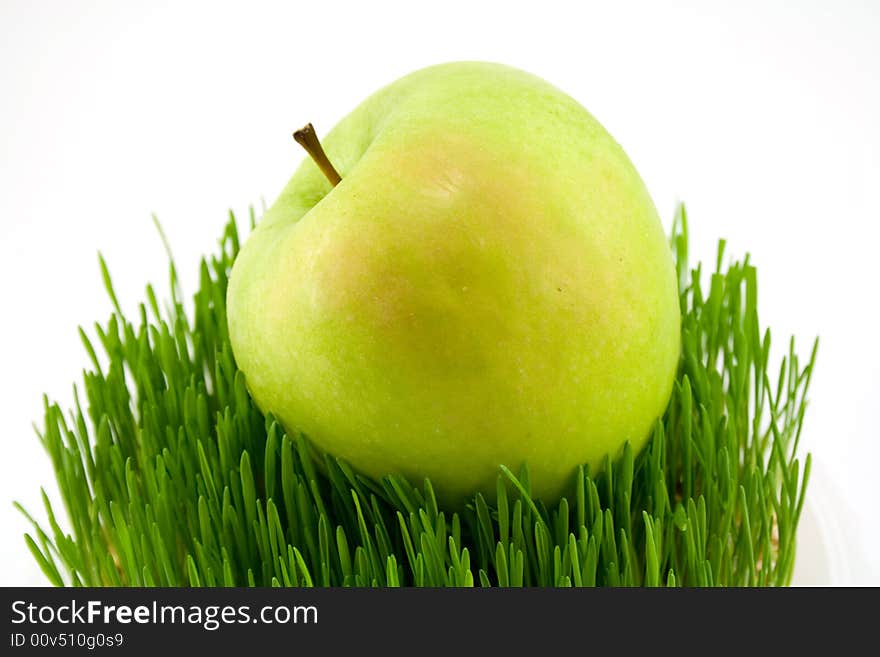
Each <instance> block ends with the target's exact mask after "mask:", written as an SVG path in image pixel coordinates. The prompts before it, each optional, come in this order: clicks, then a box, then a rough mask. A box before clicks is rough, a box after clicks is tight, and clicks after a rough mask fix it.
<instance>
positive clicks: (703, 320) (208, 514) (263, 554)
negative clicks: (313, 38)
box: [19, 207, 816, 587]
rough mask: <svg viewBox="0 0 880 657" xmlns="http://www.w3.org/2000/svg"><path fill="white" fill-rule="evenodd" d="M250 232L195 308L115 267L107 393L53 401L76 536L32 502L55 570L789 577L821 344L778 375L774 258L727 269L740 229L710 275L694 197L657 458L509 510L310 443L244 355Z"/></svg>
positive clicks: (681, 221) (511, 490)
mask: <svg viewBox="0 0 880 657" xmlns="http://www.w3.org/2000/svg"><path fill="white" fill-rule="evenodd" d="M253 223H254V220H253V215H252V216H251V225H253ZM163 240H164V236H163ZM239 245H240V240H239V234H238V231H237V228H236V223H235V219H234V217H232V216H231V215H230V218H229V221H228V223H227V225H226V228H225V230H224V233H223V237H222V239H221V241H220V249H219V253H218V254H217V255H215V256H213V257H210V258H208V259H204V260H202V262H201V263H200V268H199V272H200V284H199V289H198V291H197V292H196V294H195V297H194V304H193V309H194V310H193V311H192V312H191V313H187V312H186V311H185V309H184V305H183V302H182V293H181V290H180V286H179V282H178V278H177V269H176V267H175V265H174V263H173V261H172V262H171V263H170V274H171V275H170V279H171V289H170V302H169V303H168V305H167V306H166V307H165V308H164V309H161V308H160V306H159V303H158V301H157V299H156V295H155V292H154V290H153V288H152V287H149V286H148V288H147V294H146V296H147V301H146V302H145V303H143V304H141V305H140V307H139V312H138V314H137V316H136V317H135V318H127V317H125V316H124V315H123V313H122V310H121V309H120V305H119V303H118V301H117V299H116V295H115V293H114V291H113V285H112V282H111V279H110V274H109V272H108V269H107V266H106V264H105V263H104V261H103V259H102V260H101V261H100V266H101V274H102V278H103V281H104V285H105V287H106V289H107V292H108V294H109V295H110V299H111V301H112V303H113V307H114V309H115V311H114V312H113V314H112V315H111V317H110V319H109V320H108V321H107V322H106V323H105V324H96V325H95V328H94V337H92V338H90V337H89V336H88V335H87V333H86V332H85V331H81V332H80V333H81V338H82V341H83V343H84V346H85V349H86V353H87V355H88V357H89V361H90V362H91V367H92V369H91V370H90V371H87V372H86V373H85V374H84V379H83V384H82V388H81V390H82V392H83V393H84V397H83V399H84V401H85V405H84V407H83V406H82V405H81V404H80V401H79V400H80V392H79V390H76V395H75V399H76V403H75V408H74V409H73V410H72V411H71V412H70V413H69V414H65V413H64V412H63V411H62V410H61V408H59V406H58V405H57V404H54V403H51V402H50V401H49V400H48V399H46V400H45V416H44V423H43V429H42V430H41V431H40V434H39V435H40V440H41V441H42V443H43V445H44V447H45V448H46V451H47V453H48V454H49V457H50V458H51V459H52V463H53V465H54V468H55V473H56V476H57V480H58V484H59V488H60V491H61V498H62V503H63V505H64V511H65V513H66V515H67V519H68V521H69V526H70V530H69V533H65V532H64V531H63V530H62V529H61V527H60V525H59V523H58V522H57V521H56V508H55V506H53V505H52V504H51V503H50V501H49V499H48V497H47V496H46V495H45V494H44V495H43V498H44V503H45V514H46V516H45V517H46V519H45V520H44V521H42V522H38V521H36V520H34V519H33V518H32V517H31V516H30V515H28V514H27V513H26V512H25V511H24V509H21V510H22V512H23V513H25V515H26V517H27V518H28V519H29V520H30V522H31V524H32V525H33V531H32V532H31V533H30V534H28V535H26V536H25V542H26V545H27V548H28V549H29V550H30V552H31V553H32V554H33V556H34V558H35V559H36V561H37V563H38V564H39V566H40V568H41V569H42V570H43V572H44V573H45V574H46V577H47V578H48V580H49V582H51V583H52V584H54V585H62V584H68V585H74V586H254V585H256V586H465V587H471V586H477V585H479V586H618V585H620V586H743V585H745V586H779V585H785V584H787V583H788V582H789V580H790V578H791V573H792V568H793V565H794V557H795V535H796V530H797V524H798V519H799V517H800V513H801V509H802V507H803V501H804V495H805V491H806V485H807V480H808V478H809V471H810V457H809V455H807V456H806V459H805V460H804V461H803V462H801V460H800V458H799V457H798V449H797V444H798V438H799V436H800V432H801V426H802V424H803V419H804V410H805V408H806V395H807V389H808V387H809V383H810V376H811V373H812V370H813V363H814V362H815V358H816V347H815V346H814V347H813V349H812V351H811V355H810V358H809V360H808V361H807V362H806V363H805V364H801V361H800V360H799V359H798V357H797V355H796V353H795V348H794V342H793V341H791V342H790V343H789V346H788V353H787V355H786V357H785V358H784V359H783V360H782V363H781V364H780V366H779V367H778V369H775V370H772V369H771V367H770V362H769V360H770V346H771V340H770V331H769V330H763V329H762V328H761V326H760V324H759V322H758V315H757V278H756V272H755V268H754V266H752V264H751V263H750V262H749V259H748V257H746V258H745V260H743V261H742V262H733V263H732V264H730V265H729V266H728V267H727V268H726V269H725V268H724V267H723V262H724V242H723V241H722V242H720V244H719V249H718V254H717V260H716V263H715V268H714V270H713V271H711V272H703V270H702V266H701V265H697V266H696V268H694V269H690V266H689V264H688V227H687V214H686V212H685V209H684V207H680V208H679V210H678V211H677V213H676V219H675V222H674V226H673V233H672V238H671V246H672V249H673V252H674V255H675V260H676V267H677V272H678V281H679V290H680V301H681V310H682V345H683V347H682V357H681V362H680V366H679V370H678V375H677V379H676V382H675V386H674V391H673V394H672V398H671V400H670V402H669V406H668V408H667V410H666V412H665V414H664V415H663V418H662V419H661V420H660V421H658V422H657V424H656V426H655V427H654V430H653V436H652V438H651V440H650V442H649V443H648V445H647V447H646V448H645V449H644V450H643V451H642V452H641V453H640V454H638V455H636V454H633V451H632V450H631V449H630V448H629V446H628V445H627V446H625V447H624V449H623V450H621V453H620V454H617V455H614V459H613V460H611V459H609V460H608V461H607V465H606V467H605V468H604V469H603V470H602V472H601V473H598V474H594V473H590V472H589V471H588V469H587V468H579V469H578V471H577V473H576V474H575V475H574V481H573V484H574V485H573V490H574V491H575V492H574V495H573V496H572V497H571V499H563V500H561V501H560V502H559V503H558V504H557V505H556V506H554V507H553V508H550V509H548V508H546V507H545V506H544V505H543V504H542V503H540V502H536V501H535V500H533V499H532V498H531V496H530V494H529V484H528V473H527V472H521V473H519V474H514V473H513V472H511V471H510V470H508V469H507V468H503V467H502V468H501V469H500V471H499V476H498V485H497V486H498V488H497V490H498V496H497V497H498V499H497V503H496V504H495V505H494V506H491V505H489V504H488V503H487V501H486V500H485V499H484V498H483V496H482V495H476V496H475V497H474V498H473V499H472V500H471V501H470V503H469V504H468V505H467V507H466V508H465V509H464V510H463V511H461V512H454V513H449V512H447V511H444V510H442V509H440V508H438V506H437V502H436V498H435V496H434V492H433V490H432V488H431V484H430V482H429V481H425V482H423V483H422V484H421V486H414V485H412V484H411V483H410V482H408V481H406V480H404V479H402V478H399V477H387V478H385V479H383V480H382V481H378V482H377V481H371V480H369V479H367V478H364V477H362V476H361V475H359V474H358V473H356V472H355V471H353V470H352V469H351V468H350V467H349V466H348V465H346V464H345V463H344V462H342V461H339V460H336V459H333V458H330V457H325V458H324V459H323V461H324V462H323V463H322V464H318V463H316V462H315V459H316V458H317V457H315V456H314V451H313V450H311V449H310V448H309V445H308V443H307V440H306V438H305V437H304V436H302V435H299V434H296V433H288V432H285V431H284V429H283V428H282V427H281V426H280V425H279V424H278V423H277V422H276V421H275V420H274V419H273V418H272V417H267V416H264V415H263V414H261V413H260V411H259V410H258V409H257V407H256V406H255V405H254V402H253V401H252V400H251V398H250V396H249V395H248V392H247V389H246V387H245V382H244V377H243V375H242V374H241V372H240V371H238V369H237V368H236V365H235V360H234V358H233V356H232V350H231V347H230V344H229V335H228V332H227V327H226V307H225V299H226V286H227V281H228V276H229V272H230V269H231V266H232V263H233V261H234V259H235V257H236V255H237V253H238V250H239ZM166 246H167V242H166ZM169 259H170V250H169ZM704 278H706V279H707V282H708V285H706V286H704V284H703V279H704ZM102 363H103V365H102ZM319 465H321V466H322V467H318V466H319ZM19 508H20V507H19Z"/></svg>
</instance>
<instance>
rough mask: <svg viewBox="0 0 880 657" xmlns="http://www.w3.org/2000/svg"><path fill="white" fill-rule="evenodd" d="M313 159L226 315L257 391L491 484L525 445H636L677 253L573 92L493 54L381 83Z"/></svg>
mask: <svg viewBox="0 0 880 657" xmlns="http://www.w3.org/2000/svg"><path fill="white" fill-rule="evenodd" d="M322 143H323V145H324V149H325V151H326V153H327V155H328V157H329V159H330V160H331V161H332V162H333V163H334V165H335V166H336V168H337V170H338V171H339V173H340V174H341V175H342V182H341V183H339V185H337V186H336V187H332V186H331V185H330V183H329V182H328V181H327V180H326V179H325V178H324V176H323V175H322V174H321V173H320V170H319V169H318V167H317V166H316V165H315V163H314V162H312V161H311V160H310V159H306V160H305V161H304V162H303V163H302V165H301V166H300V167H299V169H298V170H297V171H296V173H295V174H294V176H293V178H292V179H291V180H290V182H289V183H288V185H287V186H286V187H285V189H284V190H283V191H282V193H281V196H280V197H279V198H278V200H277V201H276V203H275V204H274V205H273V206H272V207H271V208H270V209H269V210H268V211H267V212H266V213H265V215H264V216H263V218H262V220H261V221H260V223H259V225H258V226H257V227H256V229H255V230H254V231H253V233H252V234H251V236H250V237H249V238H248V240H247V243H246V244H245V246H244V248H243V249H242V251H241V253H240V254H239V255H238V258H237V259H236V262H235V264H234V267H233V270H232V273H231V279H230V283H229V289H228V299H227V304H228V305H227V309H228V317H229V332H230V338H231V342H232V347H233V352H234V355H235V358H236V361H237V364H238V366H239V367H240V368H241V370H242V371H243V372H244V374H245V377H246V381H247V385H248V387H249V390H250V392H251V394H252V395H253V398H254V400H255V401H256V403H257V404H258V406H259V407H260V408H261V409H262V410H263V411H265V412H271V413H272V414H273V415H274V416H275V417H276V418H278V419H279V420H280V421H281V422H282V424H283V425H284V426H285V427H286V428H287V429H288V430H298V431H301V432H303V433H304V434H305V435H307V436H308V437H309V439H310V440H311V441H312V442H313V443H314V444H315V446H317V448H318V449H320V450H322V451H326V452H329V453H331V454H333V455H335V456H338V457H341V458H342V459H344V460H346V461H347V462H348V463H349V464H351V465H352V466H353V467H355V468H356V469H357V470H359V471H361V472H363V473H365V474H367V475H370V476H372V477H376V478H379V477H382V476H384V475H386V474H390V473H396V474H401V475H404V476H406V477H408V478H410V479H411V480H412V481H414V482H415V483H417V482H419V481H421V480H422V479H423V478H425V477H429V478H430V480H431V482H432V484H433V486H434V488H435V490H436V491H437V493H438V495H439V496H440V497H441V500H445V501H447V502H450V503H454V502H456V501H458V502H460V501H461V500H462V499H464V498H465V496H468V495H472V494H473V493H475V492H477V491H482V492H484V493H486V494H487V495H488V496H489V497H491V498H494V490H495V480H496V478H497V476H498V474H499V468H498V466H499V464H505V465H507V466H508V467H510V468H511V469H513V470H514V471H517V469H518V468H519V467H520V466H521V465H522V464H523V463H526V464H528V468H529V474H530V480H531V486H532V493H533V494H534V495H535V496H536V497H538V498H541V499H544V500H548V501H550V500H553V499H556V498H558V497H559V496H560V495H561V494H562V493H563V492H564V491H565V489H566V487H567V486H568V485H569V484H570V482H571V481H572V479H571V476H572V474H573V472H574V470H575V469H576V467H577V466H578V465H579V464H589V465H590V466H591V467H592V468H597V467H598V466H600V465H601V462H602V460H603V458H604V456H605V455H606V454H608V453H611V454H612V455H614V454H616V453H617V452H618V451H619V449H620V447H621V446H622V445H623V443H624V442H625V441H629V442H630V443H631V444H632V445H633V447H634V449H636V450H638V449H640V448H641V447H642V446H643V445H644V443H645V442H646V441H647V439H648V437H649V433H650V430H651V428H652V425H653V423H654V422H655V420H656V418H657V417H658V416H660V415H661V414H662V413H663V411H664V409H665V406H666V404H667V403H668V399H669V396H670V394H671V390H672V384H673V379H674V375H675V371H676V368H677V364H678V359H679V351H680V312H679V300H678V291H677V285H676V277H675V270H674V265H673V261H672V256H671V252H670V250H669V247H668V245H667V241H666V238H665V235H664V232H663V229H662V226H661V223H660V220H659V217H658V215H657V211H656V209H655V207H654V204H653V202H652V201H651V198H650V196H649V194H648V192H647V190H646V189H645V186H644V184H643V182H642V180H641V179H640V177H639V175H638V173H637V172H636V170H635V168H634V167H633V165H632V164H631V163H630V161H629V159H628V158H627V156H626V154H625V153H624V152H623V150H622V149H621V147H620V146H619V145H618V144H617V143H616V142H615V141H614V140H613V139H612V137H611V136H610V135H609V134H608V133H607V132H606V131H605V130H604V129H603V128H602V126H601V125H600V124H599V123H598V122H597V121H596V120H595V119H594V118H593V117H592V116H591V115H590V114H589V113H588V112H587V111H586V110H585V109H584V108H583V107H582V106H581V105H580V104H578V103H577V102H576V101H575V100H573V99H572V98H571V97H569V96H567V95H566V94H564V93H563V92H561V91H559V90H558V89H556V88H555V87H553V86H551V85H550V84H548V83H547V82H545V81H543V80H541V79H540V78H537V77H534V76H532V75H530V74H527V73H524V72H522V71H519V70H516V69H513V68H509V67H506V66H502V65H498V64H488V63H478V62H459V63H451V64H444V65H439V66H434V67H431V68H427V69H423V70H420V71H417V72H415V73H412V74H410V75H408V76H406V77H404V78H402V79H400V80H398V81H397V82H394V83H393V84H391V85H389V86H387V87H385V88H383V89H381V90H380V91H378V92H377V93H375V94H374V95H372V96H371V97H369V98H368V99H367V100H366V101H364V102H363V103H362V104H361V105H360V106H359V107H357V108H356V109H355V110H354V111H353V112H352V113H351V114H350V115H348V116H347V117H346V118H345V119H343V120H342V121H341V122H340V123H339V124H338V125H337V126H336V127H335V128H334V129H333V130H332V131H331V132H330V133H329V134H328V135H327V136H326V138H325V139H323V141H322Z"/></svg>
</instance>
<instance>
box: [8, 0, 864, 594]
mask: <svg viewBox="0 0 880 657" xmlns="http://www.w3.org/2000/svg"><path fill="white" fill-rule="evenodd" d="M245 7H246V9H245ZM457 59H484V60H494V61H500V62H505V63H508V64H512V65H515V66H518V67H521V68H524V69H527V70H529V71H531V72H534V73H536V74H538V75H541V76H542V77H544V78H546V79H548V80H550V81H551V82H553V83H554V84H556V85H557V86H559V87H561V88H563V89H564V90H566V91H568V92H569V93H570V94H572V95H573V96H575V97H576V98H577V99H578V100H580V101H581V102H582V103H583V104H584V105H585V106H586V107H587V108H588V109H590V110H591V112H593V113H594V114H595V115H596V116H597V118H599V120H600V121H601V122H602V123H603V124H604V125H605V126H606V128H608V129H609V131H610V132H611V133H612V134H613V135H614V136H615V137H616V138H617V140H618V141H620V142H621V144H622V145H623V146H624V148H625V149H626V150H627V152H628V153H629V155H630V157H631V158H632V160H633V161H634V162H635V164H636V166H637V168H638V169H639V171H640V172H641V174H642V176H643V178H644V179H645V181H646V183H647V185H648V188H649V189H650V190H651V192H652V194H653V197H654V199H655V202H656V204H657V207H658V208H659V210H660V212H661V214H662V216H663V218H664V220H665V221H666V222H667V225H668V223H669V221H670V219H671V217H672V212H673V209H674V207H675V203H676V200H677V199H681V200H684V201H686V202H687V204H688V209H689V211H690V217H691V221H692V224H691V225H692V235H693V238H694V253H695V255H696V256H697V257H699V258H702V259H705V260H708V261H712V260H713V258H714V249H715V241H716V239H717V238H719V237H726V238H727V239H728V240H729V253H730V254H732V255H736V256H742V255H743V254H744V253H745V252H746V251H750V252H751V253H752V256H753V258H754V261H755V262H756V263H757V264H758V266H759V275H760V310H761V313H762V319H763V322H764V324H765V325H769V326H771V327H772V329H773V332H774V336H775V337H776V340H777V344H780V343H783V342H784V341H785V338H786V336H788V335H789V334H792V333H793V334H795V335H796V337H797V339H798V343H799V344H800V350H801V353H802V354H803V355H804V357H806V356H807V354H808V351H809V346H810V342H811V341H812V338H813V336H815V335H820V336H821V341H822V342H821V348H820V354H819V362H818V367H817V370H816V373H815V378H814V387H813V392H812V404H811V407H810V409H809V411H808V414H807V422H806V430H805V436H804V440H805V443H806V446H807V447H809V448H810V449H811V450H812V451H813V452H814V456H815V459H816V468H817V471H816V487H815V488H814V489H813V491H812V492H813V493H814V495H813V498H814V500H815V502H816V504H817V505H818V506H819V507H821V506H822V505H823V504H824V505H825V507H826V509H830V512H831V517H832V519H833V520H836V525H837V529H836V530H834V533H835V536H834V540H836V541H837V543H838V545H839V546H840V551H841V554H843V558H845V559H847V560H848V563H849V565H850V566H851V568H850V570H851V572H850V574H849V575H846V574H845V573H844V571H836V572H837V574H836V575H835V576H834V577H833V578H832V581H835V582H836V583H847V582H858V583H869V582H878V581H880V580H878V579H877V577H878V572H880V568H878V557H877V556H876V554H875V547H876V546H878V545H880V532H878V524H880V523H878V520H877V507H876V504H875V502H876V500H877V499H878V496H877V492H876V491H877V473H878V465H880V441H878V437H880V435H878V434H880V430H878V422H877V412H876V411H877V408H878V404H877V401H878V399H880V357H878V340H877V331H878V310H877V305H878V295H877V283H878V272H877V253H878V251H877V249H878V246H877V238H878V236H880V231H878V223H880V3H877V2H870V1H865V2H831V1H829V2H824V3H816V2H797V3H795V2H785V3H782V2H760V3H754V4H751V3H747V2H730V3H727V4H720V3H711V2H699V3H697V2H694V3H663V2H601V3H588V2H571V3H561V2H552V1H549V0H541V1H540V2H537V1H536V2H529V3H516V2H511V1H510V0H508V1H506V2H498V3H488V2H475V1H473V0H470V1H468V2H458V1H454V0H445V1H444V2H437V3H432V4H431V5H429V4H428V3H419V2H379V1H376V0H372V1H367V2H358V3H347V2H340V1H334V2H322V1H320V0H314V1H312V2H309V3H304V2H283V3H278V4H275V5H273V4H262V3H258V2H248V3H241V5H240V8H238V9H232V8H228V7H226V6H225V5H223V4H222V3H204V4H198V3H185V2H174V3H172V2H167V3H165V2H157V1H153V2H143V3H132V2H129V3H126V2H97V1H96V2H82V1H80V2H76V1H67V2H43V1H13V2H10V1H9V0H2V1H0V148H2V150H0V240H2V241H0V244H2V253H0V285H2V296H0V299H2V319H0V347H2V350H3V351H2V361H0V363H2V376H0V421H2V423H3V424H2V426H3V446H2V449H3V451H2V454H3V457H2V460H0V467H2V472H0V584H4V585H11V584H39V583H43V578H42V575H41V574H40V573H39V571H38V570H37V568H36V567H35V566H34V564H33V563H32V560H31V558H30V555H29V554H28V552H27V550H26V548H25V546H24V544H23V541H22V539H21V535H22V533H23V532H24V531H25V530H26V529H27V527H26V524H25V522H24V520H23V519H22V518H21V517H20V516H19V515H18V513H17V512H16V511H15V510H14V509H13V508H12V506H11V504H12V502H11V501H12V499H17V500H20V501H22V502H23V503H24V504H25V505H26V506H27V507H28V508H30V509H32V510H34V511H36V512H38V514H41V513H42V510H41V507H40V502H39V486H40V485H41V484H45V485H47V489H48V490H49V491H50V493H51V492H52V491H53V489H54V487H53V486H52V485H51V482H52V481H53V477H52V473H51V471H50V467H49V463H48V459H47V457H46V456H45V455H44V454H43V452H42V450H41V448H40V446H39V444H38V441H37V439H36V437H35V435H34V432H33V429H32V426H31V424H32V422H34V421H37V420H39V418H40V413H41V394H42V393H43V392H48V393H49V394H50V395H51V396H52V397H53V398H55V399H59V400H60V401H62V402H64V403H65V404H68V403H69V402H70V401H71V399H72V396H71V384H72V382H73V381H75V380H78V379H79V372H80V370H81V368H83V367H84V366H85V365H86V363H87V359H86V356H85V354H84V352H83V350H82V348H81V345H80V342H79V338H78V336H77V331H76V327H77V326H78V325H81V324H82V325H91V323H92V322H94V321H95V320H97V319H101V320H102V321H103V320H104V319H105V318H106V317H107V315H108V313H109V311H110V303H109V302H108V300H107V299H106V297H105V295H104V293H103V290H102V286H101V280H100V275H99V270H98V266H97V258H96V253H97V251H98V250H100V251H101V252H103V253H104V255H105V256H106V258H107V260H108V262H109V265H110V268H111V271H112V273H113V277H114V280H115V283H116V289H117V293H118V294H119V296H120V298H121V299H122V300H123V303H124V305H126V306H127V307H128V308H133V307H134V303H136V302H137V301H139V300H141V299H142V297H143V288H144V284H145V283H146V282H147V281H148V280H150V281H154V282H156V283H160V284H164V283H165V281H166V280H167V269H166V259H165V255H164V253H163V250H162V247H161V243H160V240H159V238H158V237H157V234H156V232H155V230H154V228H153V225H152V223H151V220H150V215H151V213H153V212H155V213H156V214H157V215H158V216H159V218H160V220H161V221H162V223H163V225H164V227H165V230H166V232H167V234H168V237H169V239H170V241H171V243H172V245H173V249H174V251H175V256H176V258H177V260H178V263H179V264H180V266H181V269H182V274H183V280H184V285H185V287H186V289H187V291H188V292H192V291H193V290H194V282H195V274H196V264H197V260H198V257H199V256H200V255H201V254H203V253H209V252H212V251H213V250H214V248H215V246H216V242H217V238H218V237H219V234H220V231H221V229H222V227H223V224H224V222H225V220H226V213H227V211H228V210H229V209H230V208H232V209H234V210H235V211H236V212H237V213H241V214H242V215H243V214H244V213H245V212H246V210H247V208H248V205H249V204H256V205H258V206H259V205H260V203H261V199H265V201H266V202H267V203H270V202H271V201H272V200H273V199H274V196H275V195H276V194H277V193H278V191H279V190H280V188H281V187H282V185H283V183H284V182H285V181H286V179H287V177H288V176H289V175H290V174H291V173H292V171H293V169H294V167H295V166H296V164H297V163H298V162H299V160H300V159H301V157H302V153H301V152H300V150H299V149H298V147H297V146H296V144H295V143H294V142H293V140H292V139H291V138H290V133H291V131H292V130H293V129H295V128H297V127H299V126H301V125H302V124H303V123H305V122H306V121H313V122H314V123H315V124H316V126H317V127H318V130H319V132H325V131H326V130H327V129H329V128H330V127H331V126H332V125H333V124H334V123H335V122H336V121H337V120H338V119H340V118H341V117H342V116H343V115H344V114H346V113H347V112H348V111H349V110H351V109H352V108H353V107H354V106H355V105H356V104H357V103H358V102H359V101H360V100H362V99H363V98H364V97H365V96H366V95H367V94H369V93H370V92H372V91H374V90H375V89H377V88H378V87H380V86H382V85H384V84H386V83H388V82H391V81H392V80H394V79H396V78H397V77H399V76H400V75H402V74H405V73H407V72H409V71H411V70H413V69H416V68H419V67H422V66H425V65H429V64H433V63H439V62H443V61H448V60H457ZM829 500H834V501H833V504H832V503H831V502H829ZM872 569H873V572H872ZM841 573H843V574H841Z"/></svg>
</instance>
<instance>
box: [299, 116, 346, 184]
mask: <svg viewBox="0 0 880 657" xmlns="http://www.w3.org/2000/svg"><path fill="white" fill-rule="evenodd" d="M293 138H294V139H296V143H297V144H299V145H300V146H302V147H303V148H304V149H305V150H306V153H308V154H309V155H310V156H311V158H312V159H313V160H314V161H315V164H317V165H318V168H319V169H321V173H323V174H324V175H325V176H326V177H327V180H329V181H330V184H332V185H333V186H334V187H336V185H338V184H339V181H341V180H342V176H340V175H339V172H338V171H336V169H335V168H334V167H333V164H332V163H331V162H330V158H328V157H327V154H326V153H325V152H324V147H323V146H321V142H320V141H319V140H318V135H316V134H315V128H314V127H313V126H312V124H311V123H307V124H306V125H305V127H303V128H301V129H299V130H297V131H296V132H294V133H293Z"/></svg>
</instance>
